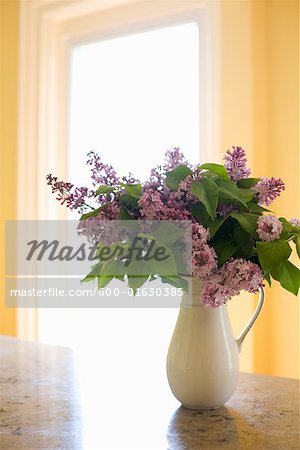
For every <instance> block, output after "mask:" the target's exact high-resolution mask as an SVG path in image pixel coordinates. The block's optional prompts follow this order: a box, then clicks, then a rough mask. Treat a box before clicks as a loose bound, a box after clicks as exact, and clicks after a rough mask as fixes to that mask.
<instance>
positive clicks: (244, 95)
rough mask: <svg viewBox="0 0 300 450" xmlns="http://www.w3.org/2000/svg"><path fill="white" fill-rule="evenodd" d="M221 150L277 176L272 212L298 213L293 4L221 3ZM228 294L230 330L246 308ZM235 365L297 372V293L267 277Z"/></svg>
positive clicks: (284, 0) (274, 0) (247, 303)
mask: <svg viewBox="0 0 300 450" xmlns="http://www.w3.org/2000/svg"><path fill="white" fill-rule="evenodd" d="M221 27H222V28H221V69H220V71H221V76H220V80H221V101H220V111H221V114H220V116H221V139H220V141H221V145H220V148H221V151H223V150H224V148H225V149H226V148H228V147H229V146H230V145H232V144H234V145H241V146H243V147H244V148H246V149H247V153H248V156H249V157H248V159H249V162H250V165H251V167H252V168H253V175H255V176H258V175H265V176H272V175H273V176H281V177H282V178H283V179H284V180H285V182H286V191H285V192H284V194H283V195H282V197H281V199H279V200H277V202H276V203H274V206H272V209H273V211H274V212H275V213H277V214H279V215H283V216H286V217H287V218H289V217H295V216H296V217H297V216H298V217H299V216H300V213H299V73H298V70H299V48H298V42H299V4H298V2H297V1H293V0H266V1H264V0H260V1H255V0H254V1H251V0H249V1H248V0H243V1H240V2H238V1H235V0H226V1H223V2H221ZM252 302H253V300H251V299H250V298H249V296H248V297H246V296H243V297H241V298H239V299H236V300H234V301H233V303H232V305H230V313H231V317H232V320H233V325H234V329H235V330H238V329H241V327H242V324H243V323H245V322H246V317H249V315H250V313H251V310H252V308H253V303H252ZM241 366H242V369H243V370H254V371H255V372H259V373H265V374H273V375H280V376H290V377H299V299H297V298H296V297H295V296H293V295H291V294H289V293H287V292H286V291H284V290H283V289H281V288H280V287H279V286H277V283H276V282H274V286H273V287H272V290H270V289H267V296H266V304H265V307H264V309H263V311H262V313H261V315H260V317H259V319H258V320H257V322H256V323H255V325H254V328H253V331H252V332H251V333H250V335H249V337H248V338H247V341H246V343H245V347H244V349H243V351H242V355H241Z"/></svg>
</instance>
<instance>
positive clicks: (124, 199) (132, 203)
mask: <svg viewBox="0 0 300 450" xmlns="http://www.w3.org/2000/svg"><path fill="white" fill-rule="evenodd" d="M120 201H121V203H122V205H123V206H124V208H125V209H137V207H138V201H137V198H136V197H132V195H130V194H124V195H121V196H120Z"/></svg>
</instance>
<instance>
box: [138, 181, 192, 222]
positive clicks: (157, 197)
mask: <svg viewBox="0 0 300 450" xmlns="http://www.w3.org/2000/svg"><path fill="white" fill-rule="evenodd" d="M139 208H140V215H141V217H142V219H145V220H189V219H191V212H190V211H188V210H187V209H184V208H183V209H181V208H178V207H176V205H173V204H172V203H171V204H165V203H164V202H163V195H162V193H161V192H159V191H157V190H153V188H148V189H147V190H146V191H145V192H144V193H143V195H142V196H141V198H140V200H139Z"/></svg>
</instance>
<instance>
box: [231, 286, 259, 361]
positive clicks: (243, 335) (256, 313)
mask: <svg viewBox="0 0 300 450" xmlns="http://www.w3.org/2000/svg"><path fill="white" fill-rule="evenodd" d="M264 300H265V291H264V288H263V287H261V288H259V299H258V304H257V307H256V309H255V311H254V313H253V316H252V317H251V319H250V320H249V322H248V323H247V325H246V327H245V328H244V330H243V331H242V333H241V334H240V336H239V337H238V338H237V339H236V343H237V346H238V349H239V352H240V351H241V349H242V344H243V341H244V339H245V337H246V336H247V334H248V333H249V331H250V329H251V327H252V325H253V324H254V322H255V321H256V319H257V317H258V315H259V313H260V311H261V308H262V307H263V304H264Z"/></svg>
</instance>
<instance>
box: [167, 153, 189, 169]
mask: <svg viewBox="0 0 300 450" xmlns="http://www.w3.org/2000/svg"><path fill="white" fill-rule="evenodd" d="M180 164H184V165H185V166H188V167H190V164H189V163H188V161H187V160H186V159H185V156H184V154H183V153H182V152H181V151H180V149H179V148H178V147H174V148H172V149H170V150H167V151H166V153H165V162H164V165H163V169H164V171H165V172H169V171H170V170H172V169H175V167H177V166H179V165H180Z"/></svg>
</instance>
